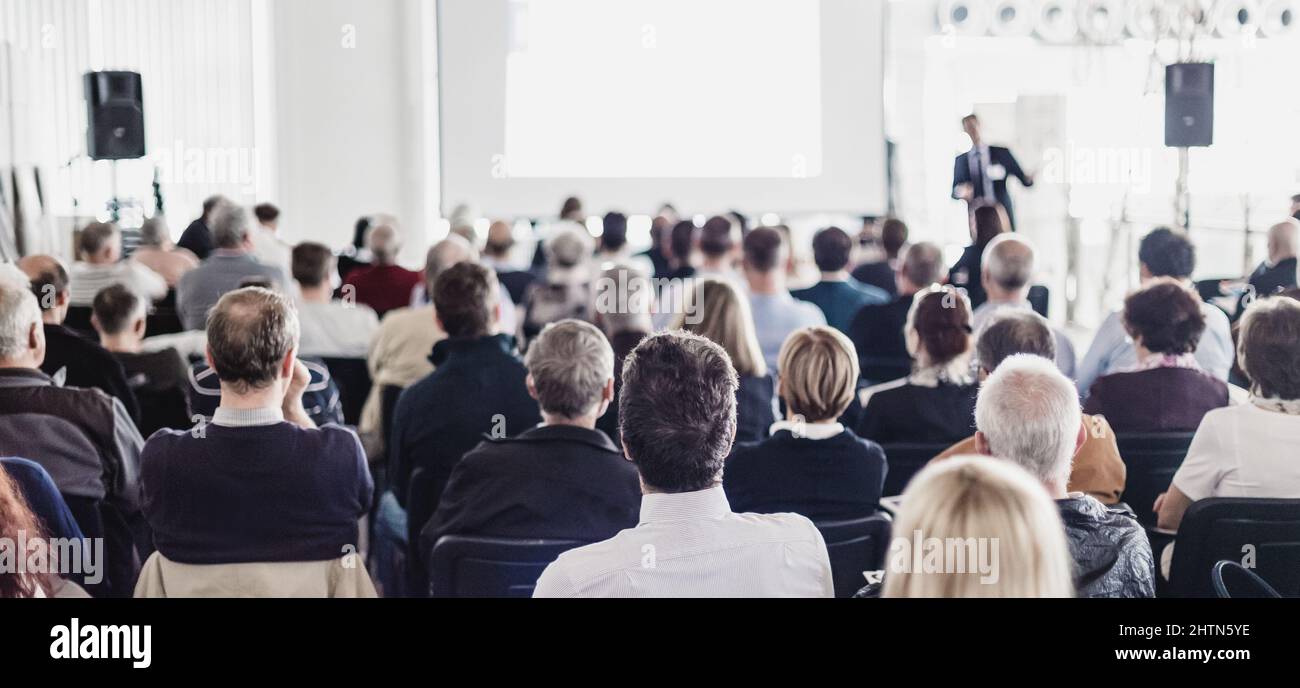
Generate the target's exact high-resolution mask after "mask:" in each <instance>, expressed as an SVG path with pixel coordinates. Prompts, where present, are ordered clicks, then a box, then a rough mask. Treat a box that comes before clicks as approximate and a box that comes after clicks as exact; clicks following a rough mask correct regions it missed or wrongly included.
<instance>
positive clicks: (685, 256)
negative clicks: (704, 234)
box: [666, 220, 700, 279]
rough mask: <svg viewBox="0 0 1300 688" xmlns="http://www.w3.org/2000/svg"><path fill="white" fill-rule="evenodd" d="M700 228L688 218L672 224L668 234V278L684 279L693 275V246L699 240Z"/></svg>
mask: <svg viewBox="0 0 1300 688" xmlns="http://www.w3.org/2000/svg"><path fill="white" fill-rule="evenodd" d="M699 237H700V228H699V227H696V226H695V223H694V222H691V221H690V220H682V221H681V222H678V223H677V224H675V225H673V228H672V229H671V230H670V231H669V234H668V251H669V259H668V262H669V265H670V266H671V269H670V270H669V272H668V274H667V275H666V277H667V278H668V279H686V278H688V277H694V276H695V262H694V258H695V248H696V246H695V245H696V244H697V243H698V242H699Z"/></svg>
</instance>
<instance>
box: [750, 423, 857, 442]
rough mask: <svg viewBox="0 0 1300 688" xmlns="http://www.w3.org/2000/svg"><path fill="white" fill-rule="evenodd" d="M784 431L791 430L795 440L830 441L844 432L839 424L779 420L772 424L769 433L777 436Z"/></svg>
mask: <svg viewBox="0 0 1300 688" xmlns="http://www.w3.org/2000/svg"><path fill="white" fill-rule="evenodd" d="M782 430H789V431H790V434H791V435H794V437H795V439H803V440H828V439H830V438H832V437H838V436H839V435H840V434H841V433H843V432H844V426H843V425H841V424H839V423H805V422H802V421H789V420H778V421H777V422H775V423H773V424H772V427H771V428H770V429H769V432H770V433H771V434H773V435H775V434H776V433H778V432H781V431H782Z"/></svg>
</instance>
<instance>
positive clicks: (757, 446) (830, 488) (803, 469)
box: [722, 327, 886, 521]
mask: <svg viewBox="0 0 1300 688" xmlns="http://www.w3.org/2000/svg"><path fill="white" fill-rule="evenodd" d="M857 381H858V355H857V353H856V352H854V351H853V344H852V343H851V342H850V341H849V340H848V337H845V336H844V335H843V334H842V333H841V332H839V331H838V330H835V329H833V328H828V327H810V328H806V329H802V330H796V331H795V332H794V334H792V335H790V338H789V339H787V340H785V345H784V346H782V347H781V377H780V380H779V383H778V390H779V392H780V395H781V399H782V400H783V401H784V402H785V409H786V411H785V420H783V421H779V422H777V423H776V424H774V425H773V426H772V436H771V437H769V438H768V439H766V440H763V441H762V442H757V443H753V444H737V445H736V448H735V450H734V451H733V452H732V454H731V457H730V458H729V459H727V465H726V471H725V472H724V473H723V481H722V485H723V487H724V488H726V491H727V499H728V500H729V501H730V502H731V504H732V506H733V507H734V508H736V509H739V510H741V511H752V512H755V513H761V514H774V513H783V512H792V513H796V514H800V515H802V516H807V517H808V518H811V519H813V520H815V521H839V520H847V519H852V518H862V517H864V516H869V515H871V514H872V513H874V512H875V511H876V508H877V507H878V506H879V502H880V493H881V488H882V487H883V486H884V481H885V469H886V466H885V452H884V451H883V450H881V448H880V445H878V444H876V443H874V442H870V441H867V440H863V439H860V438H859V437H858V436H857V435H855V434H853V431H852V430H849V429H847V428H845V427H844V426H843V425H841V424H839V423H838V422H836V418H839V417H840V415H841V414H843V413H844V410H845V409H846V408H848V406H849V403H850V402H851V401H852V400H853V395H854V393H855V392H856V390H857Z"/></svg>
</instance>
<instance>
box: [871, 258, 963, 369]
mask: <svg viewBox="0 0 1300 688" xmlns="http://www.w3.org/2000/svg"><path fill="white" fill-rule="evenodd" d="M942 270H943V251H941V250H940V249H939V247H938V246H935V245H934V244H931V243H929V242H925V241H923V242H920V243H916V244H913V245H912V246H910V247H908V249H907V252H906V253H905V254H904V256H903V263H902V265H900V266H899V269H898V275H897V281H898V296H897V298H895V299H894V300H893V301H891V302H889V303H886V304H881V305H878V306H863V307H862V310H859V311H858V314H857V315H855V316H854V317H853V323H852V324H851V325H850V326H849V339H851V340H853V347H854V348H855V349H857V352H858V364H859V366H860V367H861V369H862V377H863V378H865V379H866V380H867V381H869V382H872V383H878V382H887V381H889V380H893V379H896V378H898V377H899V376H901V375H906V374H907V373H908V371H909V370H910V369H911V367H912V359H911V355H910V354H909V353H908V351H907V341H906V338H905V337H904V330H905V325H906V324H907V314H908V313H910V312H911V310H912V301H913V300H914V299H915V296H916V293H917V292H919V291H921V290H922V289H926V288H927V287H929V286H930V285H932V284H935V283H936V282H938V281H939V280H940V279H941V278H942Z"/></svg>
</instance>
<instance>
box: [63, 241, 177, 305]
mask: <svg viewBox="0 0 1300 688" xmlns="http://www.w3.org/2000/svg"><path fill="white" fill-rule="evenodd" d="M77 252H78V253H79V254H80V256H81V260H79V261H77V262H76V263H73V264H72V269H71V270H70V271H69V275H68V277H69V285H68V288H69V303H70V304H71V305H73V306H84V307H89V306H90V302H91V301H94V300H95V294H98V293H99V290H101V289H103V288H105V287H108V286H111V285H114V284H124V285H126V286H127V287H128V288H130V289H131V290H133V291H135V292H136V293H137V294H139V295H140V296H141V297H142V298H145V299H147V300H149V301H150V302H153V301H157V300H158V299H161V298H162V297H164V296H166V295H167V282H166V281H165V280H163V278H162V277H161V276H159V275H158V273H156V272H154V271H153V270H150V269H149V268H147V267H145V266H144V265H143V264H141V263H137V262H134V261H129V260H127V261H124V260H122V232H121V230H119V229H118V228H117V225H114V224H109V223H107V222H92V223H90V224H88V225H86V226H85V228H83V229H82V230H81V235H80V237H79V239H78V242H77Z"/></svg>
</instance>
